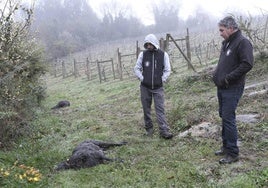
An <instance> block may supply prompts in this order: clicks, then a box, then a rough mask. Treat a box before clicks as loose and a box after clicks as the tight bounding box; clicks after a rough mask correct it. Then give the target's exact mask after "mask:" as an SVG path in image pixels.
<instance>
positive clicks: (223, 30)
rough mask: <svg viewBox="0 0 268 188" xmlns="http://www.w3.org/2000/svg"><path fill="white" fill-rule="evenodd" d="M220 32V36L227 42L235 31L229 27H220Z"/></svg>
mask: <svg viewBox="0 0 268 188" xmlns="http://www.w3.org/2000/svg"><path fill="white" fill-rule="evenodd" d="M219 31H220V36H221V37H222V38H224V39H225V40H226V39H228V38H229V37H230V35H231V34H232V33H233V32H234V29H233V28H227V27H223V26H219Z"/></svg>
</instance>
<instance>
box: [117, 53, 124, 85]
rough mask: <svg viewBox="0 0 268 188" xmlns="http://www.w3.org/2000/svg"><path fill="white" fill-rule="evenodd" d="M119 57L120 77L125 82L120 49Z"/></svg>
mask: <svg viewBox="0 0 268 188" xmlns="http://www.w3.org/2000/svg"><path fill="white" fill-rule="evenodd" d="M117 57H118V65H119V76H120V80H123V70H122V61H121V53H120V51H119V48H117Z"/></svg>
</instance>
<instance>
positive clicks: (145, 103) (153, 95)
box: [140, 85, 169, 132]
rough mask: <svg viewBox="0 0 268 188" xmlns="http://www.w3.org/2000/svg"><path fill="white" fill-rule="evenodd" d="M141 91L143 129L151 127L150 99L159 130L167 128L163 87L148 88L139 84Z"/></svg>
mask: <svg viewBox="0 0 268 188" xmlns="http://www.w3.org/2000/svg"><path fill="white" fill-rule="evenodd" d="M140 91H141V103H142V107H143V113H144V123H145V129H150V128H152V127H153V123H152V118H151V106H152V100H154V107H155V113H156V117H157V121H158V125H159V131H160V132H161V131H166V130H169V127H168V124H167V121H166V116H165V109H164V89H163V87H161V88H158V89H148V88H146V87H144V86H142V85H141V86H140Z"/></svg>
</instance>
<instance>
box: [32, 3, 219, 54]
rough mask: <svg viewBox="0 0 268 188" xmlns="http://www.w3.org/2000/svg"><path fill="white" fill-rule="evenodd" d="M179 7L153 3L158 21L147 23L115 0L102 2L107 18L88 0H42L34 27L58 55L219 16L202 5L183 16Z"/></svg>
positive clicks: (204, 25) (198, 23)
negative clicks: (210, 12)
mask: <svg viewBox="0 0 268 188" xmlns="http://www.w3.org/2000/svg"><path fill="white" fill-rule="evenodd" d="M171 2H173V1H170V3H171ZM176 2H177V1H176ZM173 4H174V2H173ZM179 8H180V7H179V6H170V4H169V3H162V4H156V3H155V4H152V9H151V10H148V11H151V12H152V13H153V16H154V22H155V24H154V25H149V26H146V25H144V24H143V23H142V22H141V20H139V19H138V18H137V17H135V16H134V15H133V14H131V9H130V8H128V7H124V6H122V5H120V4H119V3H116V2H115V1H111V2H109V3H106V4H104V5H103V6H102V9H103V18H99V17H98V16H97V14H96V12H95V11H94V10H93V9H92V8H91V7H90V5H89V4H88V2H87V0H75V1H74V0H63V1H51V0H38V1H37V3H36V5H35V9H34V22H33V25H32V30H33V31H37V33H36V34H37V37H38V38H39V39H40V40H41V41H42V43H43V46H44V48H45V51H46V54H47V57H49V58H50V59H56V58H59V57H63V56H66V55H68V54H70V53H73V52H77V51H81V50H84V49H85V48H87V47H89V46H91V45H94V44H97V43H101V42H107V41H111V40H118V39H123V38H129V37H138V36H143V35H145V34H148V33H151V32H153V33H164V32H170V31H178V30H183V31H184V30H185V28H186V27H191V28H192V30H193V28H197V27H202V28H209V27H210V28H211V27H215V20H213V18H211V17H210V16H209V15H208V14H206V13H205V12H204V11H202V10H201V9H200V10H198V11H197V12H196V16H195V17H189V18H188V19H187V20H182V19H180V18H179V17H178V14H179V11H180V9H179ZM204 20H206V22H204Z"/></svg>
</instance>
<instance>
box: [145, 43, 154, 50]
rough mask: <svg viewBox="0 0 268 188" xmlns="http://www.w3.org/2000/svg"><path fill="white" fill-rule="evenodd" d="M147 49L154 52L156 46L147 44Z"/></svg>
mask: <svg viewBox="0 0 268 188" xmlns="http://www.w3.org/2000/svg"><path fill="white" fill-rule="evenodd" d="M146 48H147V49H148V50H153V49H154V45H152V44H151V43H147V44H146Z"/></svg>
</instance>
